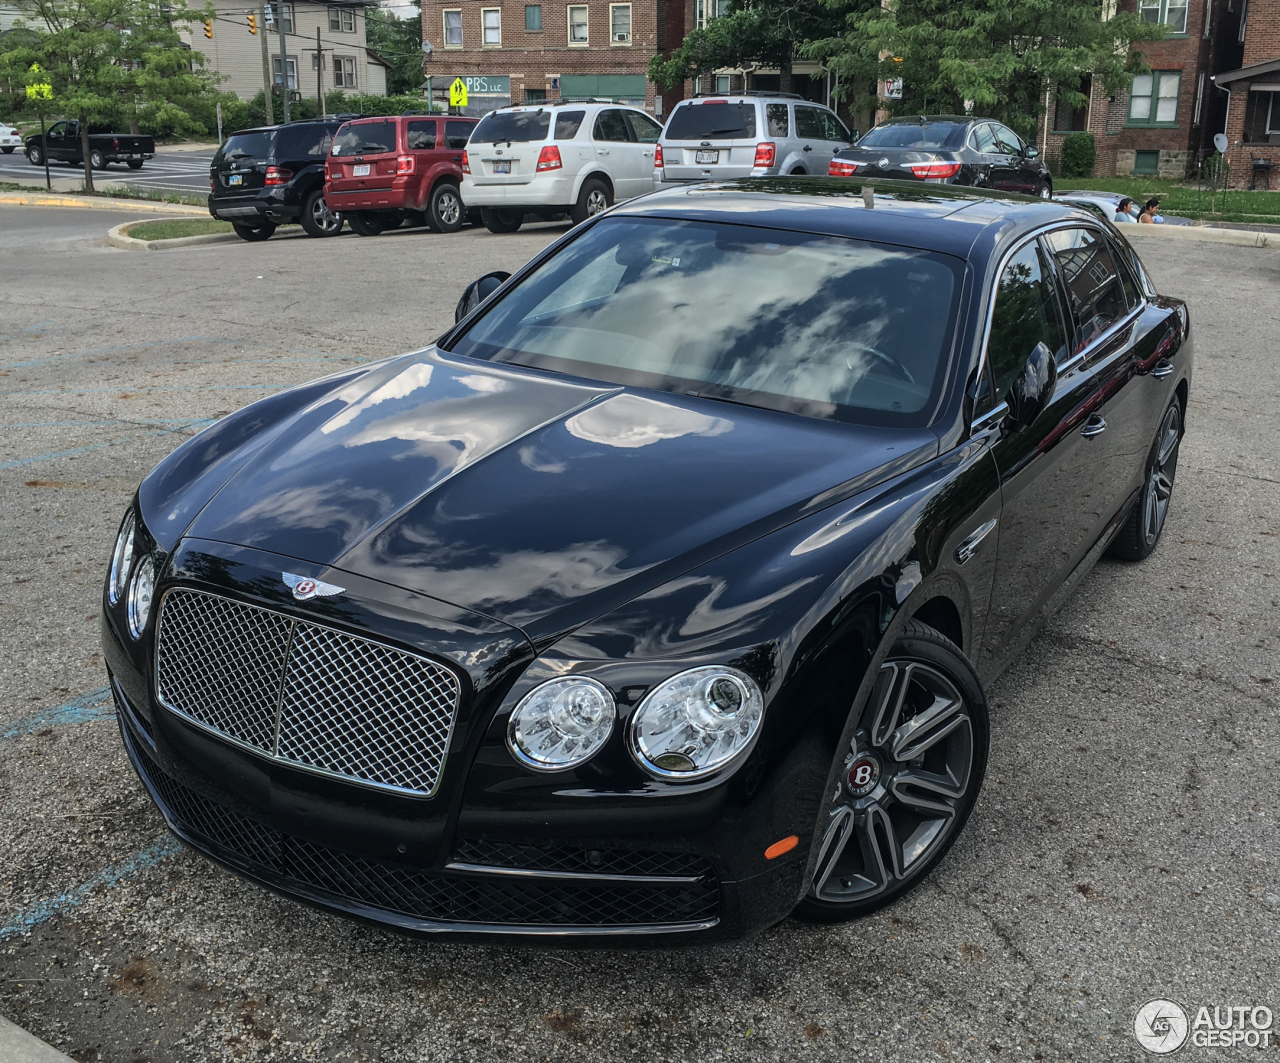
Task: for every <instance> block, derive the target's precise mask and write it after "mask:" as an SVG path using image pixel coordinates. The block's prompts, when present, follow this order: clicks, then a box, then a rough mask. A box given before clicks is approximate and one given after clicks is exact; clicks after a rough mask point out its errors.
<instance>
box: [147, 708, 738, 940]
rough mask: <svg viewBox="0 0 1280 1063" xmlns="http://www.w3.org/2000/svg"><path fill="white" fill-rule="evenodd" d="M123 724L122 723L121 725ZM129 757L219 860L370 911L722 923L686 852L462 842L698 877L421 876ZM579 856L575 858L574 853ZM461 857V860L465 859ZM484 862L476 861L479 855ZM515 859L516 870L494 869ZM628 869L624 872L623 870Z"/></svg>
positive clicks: (587, 923)
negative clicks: (277, 825) (270, 820)
mask: <svg viewBox="0 0 1280 1063" xmlns="http://www.w3.org/2000/svg"><path fill="white" fill-rule="evenodd" d="M126 726H127V725H126ZM129 749H130V751H131V752H132V753H133V754H134V761H135V764H136V765H137V767H138V769H139V771H140V772H141V773H142V774H143V775H144V776H145V778H146V779H147V781H148V782H149V783H150V784H151V786H152V788H153V789H154V790H155V792H156V793H157V794H158V795H159V798H160V801H161V802H162V803H163V805H164V806H165V807H166V810H167V811H168V813H169V814H170V816H171V817H172V818H173V819H175V820H177V821H178V823H179V824H180V825H181V826H182V827H183V828H184V830H185V832H187V833H189V834H191V835H193V836H195V837H196V839H197V840H199V839H207V840H208V841H211V842H214V843H216V844H217V845H218V846H219V847H220V848H221V850H222V852H221V853H219V855H221V856H223V858H224V859H226V858H227V854H232V855H233V856H234V857H237V858H238V859H236V860H233V861H231V862H234V863H241V862H243V863H244V864H245V865H246V869H247V870H249V871H254V870H259V871H265V872H268V873H269V874H270V875H271V877H273V878H278V879H283V880H285V881H283V882H282V883H281V884H282V885H283V886H284V887H285V888H288V883H289V881H293V882H295V883H299V884H302V885H305V886H309V887H311V888H314V889H318V890H323V891H325V892H326V893H328V894H332V895H333V896H335V897H337V898H340V899H343V900H347V901H351V902H354V903H357V904H360V905H362V906H366V907H369V908H377V909H382V910H384V911H387V912H395V913H399V914H402V915H407V916H411V917H414V918H418V919H423V920H427V921H430V922H443V923H470V924H480V925H486V924H487V925H499V926H524V927H539V926H541V927H553V928H554V927H564V928H573V927H601V928H606V929H607V928H611V927H644V926H658V925H672V924H689V923H696V924H703V925H706V924H710V923H714V922H715V921H716V920H717V918H718V917H719V910H720V888H719V884H718V882H717V881H716V878H715V876H714V874H713V873H712V871H711V868H710V866H709V865H708V864H707V863H706V862H705V861H703V860H702V859H701V858H699V857H695V856H690V855H687V854H665V853H627V852H624V851H610V852H608V853H607V857H608V860H609V863H608V866H603V865H602V864H601V863H592V862H591V861H592V860H595V859H596V857H595V856H593V855H591V854H593V853H599V852H600V851H599V850H587V849H581V850H577V849H570V848H563V847H560V848H549V849H542V848H539V847H537V846H532V845H508V844H505V843H490V842H469V843H464V845H463V846H462V847H461V848H460V849H459V852H458V858H459V859H465V860H467V861H474V862H477V863H489V864H493V865H494V866H508V867H521V868H526V869H530V870H544V871H545V870H582V871H589V872H596V873H601V872H610V873H614V874H633V875H634V874H638V873H641V872H640V871H639V870H638V869H639V868H642V867H645V868H652V869H653V870H649V871H647V872H644V873H647V874H651V875H683V876H692V875H698V876H699V878H698V880H697V881H696V882H693V883H682V884H677V885H670V884H665V883H657V884H645V883H631V882H628V883H597V882H567V883H566V882H561V881H546V882H544V881H539V880H537V879H536V878H528V877H521V878H518V879H514V878H513V879H506V878H503V877H501V876H494V877H487V876H484V875H468V874H448V873H441V872H432V871H422V870H419V869H417V868H413V867H407V866H405V865H402V864H394V863H388V862H382V861H376V860H370V859H368V858H366V857H362V856H357V855H355V854H353V853H347V852H343V851H342V850H339V849H333V848H330V847H328V846H324V845H317V844H315V843H313V842H308V841H303V840H302V839H299V838H294V837H292V836H290V835H288V834H284V833H282V832H280V831H277V830H274V829H273V828H271V827H267V826H265V825H263V824H261V823H258V822H256V821H255V820H252V819H250V818H248V817H246V816H242V815H239V814H238V813H236V812H233V811H231V810H230V809H228V808H224V807H223V806H222V805H219V804H217V803H216V802H213V801H210V800H209V799H208V798H206V797H204V796H202V795H200V794H197V793H196V792H195V791H193V790H190V789H188V788H187V787H185V786H183V785H182V784H181V783H179V782H177V781H176V780H175V779H173V778H172V777H171V776H169V775H168V774H167V773H165V772H164V771H163V770H162V769H161V768H160V767H159V766H158V765H156V764H155V762H154V761H153V760H152V759H151V758H150V757H149V756H148V755H147V754H146V752H145V751H144V750H143V749H142V748H141V747H140V746H139V745H138V744H136V743H133V742H130V743H129ZM579 853H580V854H582V855H581V860H579V857H578V856H576V855H574V854H579ZM464 854H465V855H464ZM482 856H483V859H481V857H482ZM516 858H519V859H520V860H522V861H523V862H522V863H518V864H516V863H499V861H500V860H508V861H509V860H514V859H516ZM624 869H625V870H624Z"/></svg>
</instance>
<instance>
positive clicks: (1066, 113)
mask: <svg viewBox="0 0 1280 1063" xmlns="http://www.w3.org/2000/svg"><path fill="white" fill-rule="evenodd" d="M1092 91H1093V82H1092V79H1090V78H1084V79H1083V80H1082V81H1081V83H1080V92H1081V93H1082V94H1083V95H1085V96H1089V95H1091V94H1092ZM1088 119H1089V104H1088V102H1087V101H1086V102H1085V104H1084V105H1083V106H1081V107H1072V106H1071V105H1070V104H1068V103H1067V102H1066V101H1065V100H1062V99H1059V100H1058V103H1057V106H1056V107H1055V108H1054V111H1053V129H1054V132H1056V133H1078V132H1081V131H1082V130H1085V129H1088V127H1089V126H1088Z"/></svg>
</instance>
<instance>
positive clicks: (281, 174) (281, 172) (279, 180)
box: [262, 166, 293, 185]
mask: <svg viewBox="0 0 1280 1063" xmlns="http://www.w3.org/2000/svg"><path fill="white" fill-rule="evenodd" d="M292 176H293V171H292V170H285V169H282V168H281V167H279V166H268V167H267V176H266V179H265V180H264V181H263V182H262V183H263V184H266V185H283V184H288V183H289V178H291V177H292Z"/></svg>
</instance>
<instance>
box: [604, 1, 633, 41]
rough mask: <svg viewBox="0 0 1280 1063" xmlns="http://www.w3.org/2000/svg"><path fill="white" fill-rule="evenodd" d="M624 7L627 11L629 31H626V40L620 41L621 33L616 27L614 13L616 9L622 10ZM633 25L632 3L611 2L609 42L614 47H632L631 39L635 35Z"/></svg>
mask: <svg viewBox="0 0 1280 1063" xmlns="http://www.w3.org/2000/svg"><path fill="white" fill-rule="evenodd" d="M623 8H625V9H626V12H627V32H626V40H622V41H620V40H618V36H619V33H618V31H617V30H616V29H614V24H613V13H614V12H615V11H620V10H622V9H623ZM631 26H632V21H631V5H630V4H629V3H626V4H610V5H609V44H610V45H612V46H613V47H614V48H630V47H631V41H632V38H633V36H634V34H633V33H632V30H631Z"/></svg>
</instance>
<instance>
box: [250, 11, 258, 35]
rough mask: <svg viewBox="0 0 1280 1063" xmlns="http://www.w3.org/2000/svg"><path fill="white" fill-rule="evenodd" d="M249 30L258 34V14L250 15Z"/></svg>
mask: <svg viewBox="0 0 1280 1063" xmlns="http://www.w3.org/2000/svg"><path fill="white" fill-rule="evenodd" d="M249 32H250V33H252V34H253V35H254V36H255V37H256V36H257V35H258V17H257V16H256V15H250V16H249Z"/></svg>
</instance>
